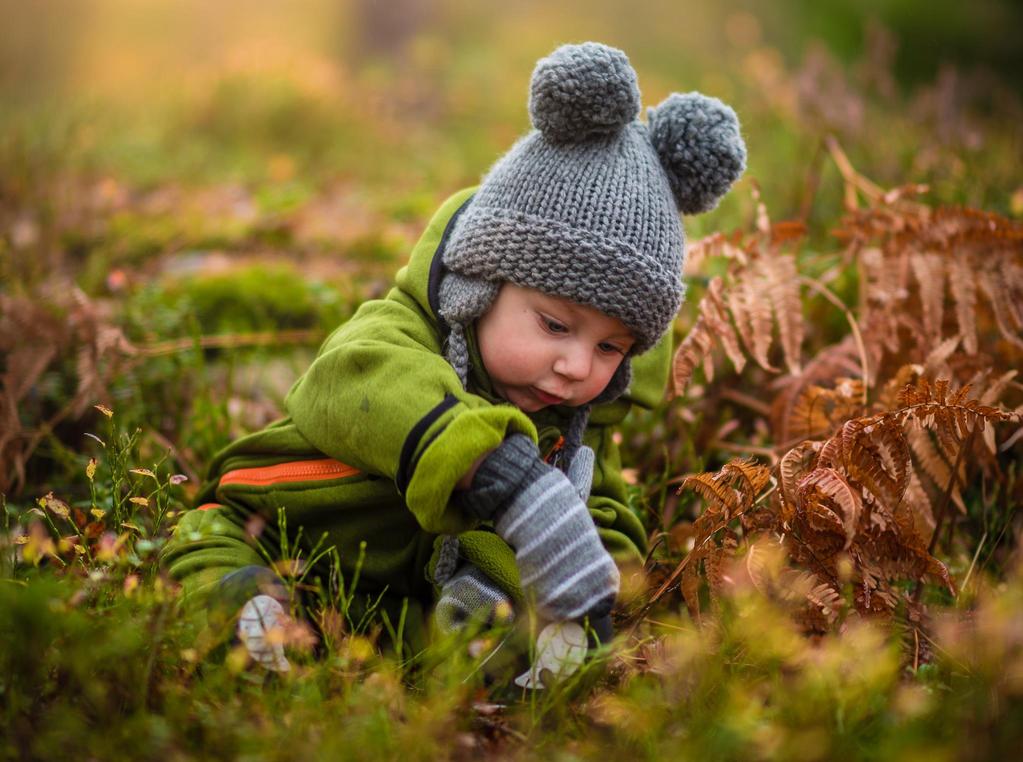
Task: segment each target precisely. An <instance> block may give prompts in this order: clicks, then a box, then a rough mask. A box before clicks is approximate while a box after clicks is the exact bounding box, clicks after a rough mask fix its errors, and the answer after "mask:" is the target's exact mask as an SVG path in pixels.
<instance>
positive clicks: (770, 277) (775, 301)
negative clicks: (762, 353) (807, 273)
mask: <svg viewBox="0 0 1023 762" xmlns="http://www.w3.org/2000/svg"><path fill="white" fill-rule="evenodd" d="M754 266H755V267H756V268H757V269H758V270H759V274H760V276H761V277H762V278H763V280H764V282H765V284H766V287H767V296H768V298H769V299H770V302H771V309H773V310H774V317H775V321H776V322H777V323H778V333H779V336H780V338H781V346H782V351H783V353H784V355H785V365H786V366H787V367H788V369H789V373H791V374H793V375H798V374H799V372H800V353H801V347H802V345H803V335H804V333H805V330H806V329H805V326H804V323H803V305H802V301H801V300H800V298H799V272H798V270H797V269H796V258H795V256H794V255H792V254H779V255H778V256H774V257H761V258H760V259H758V260H757V261H756V263H755V265H754Z"/></svg>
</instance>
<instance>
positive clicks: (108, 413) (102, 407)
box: [93, 405, 114, 418]
mask: <svg viewBox="0 0 1023 762" xmlns="http://www.w3.org/2000/svg"><path fill="white" fill-rule="evenodd" d="M93 407H94V408H96V409H97V410H99V411H100V412H101V413H103V415H105V416H106V417H107V418H113V417H114V411H113V410H111V409H110V408H108V407H107V406H106V405H93Z"/></svg>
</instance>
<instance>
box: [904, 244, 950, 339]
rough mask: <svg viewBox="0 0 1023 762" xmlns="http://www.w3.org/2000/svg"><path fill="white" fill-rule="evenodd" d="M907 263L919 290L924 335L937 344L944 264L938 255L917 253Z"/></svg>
mask: <svg viewBox="0 0 1023 762" xmlns="http://www.w3.org/2000/svg"><path fill="white" fill-rule="evenodd" d="M909 261H910V264H911V266H912V268H913V274H914V275H915V276H916V280H917V284H918V286H919V289H920V308H921V311H922V313H923V325H924V333H925V334H926V336H927V338H928V339H929V340H930V341H931V342H938V341H940V340H941V323H942V318H943V317H944V306H945V263H944V261H943V258H942V257H941V255H939V254H934V253H927V254H923V253H918V252H914V253H913V254H911V255H910V258H909Z"/></svg>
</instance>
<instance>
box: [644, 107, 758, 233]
mask: <svg viewBox="0 0 1023 762" xmlns="http://www.w3.org/2000/svg"><path fill="white" fill-rule="evenodd" d="M647 120H648V124H647V128H648V130H649V133H650V142H651V143H652V144H653V147H654V150H655V151H656V152H657V156H658V157H659V158H660V160H661V166H662V167H663V168H664V172H665V174H666V175H667V177H668V183H669V184H670V185H671V191H672V193H673V194H674V196H675V202H676V203H677V204H678V208H679V211H681V212H682V213H683V214H698V213H700V212H708V211H710V210H711V209H713V208H714V207H715V206H717V203H718V200H719V199H720V198H721V197H722V196H723V195H724V194H725V193H726V192H728V189H729V188H730V187H731V186H732V183H734V182H735V181H736V180H738V179H739V177H740V176H741V175H742V173H743V172H744V171H745V169H746V144H745V143H744V142H743V140H742V135H741V134H740V133H739V118H738V117H737V116H736V115H735V111H733V110H732V109H731V107H729V106H727V105H726V104H724V103H722V102H721V101H719V100H718V99H717V98H711V97H709V96H707V95H703V94H702V93H696V92H692V93H685V94H682V93H672V94H671V95H669V96H668V97H667V98H665V99H664V100H663V101H662V102H661V103H660V105H658V106H657V107H656V108H649V109H647Z"/></svg>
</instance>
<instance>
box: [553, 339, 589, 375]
mask: <svg viewBox="0 0 1023 762" xmlns="http://www.w3.org/2000/svg"><path fill="white" fill-rule="evenodd" d="M592 363H593V353H592V352H591V351H590V349H589V348H588V347H587V346H586V345H585V344H583V343H582V342H572V343H571V344H570V345H569V346H566V347H564V351H563V352H562V353H561V354H560V355H559V356H558V358H557V359H556V360H555V361H554V372H555V373H557V374H558V375H560V376H564V377H565V378H567V379H569V380H571V381H582V380H584V379H586V378H587V377H588V376H589V375H590V367H591V365H592Z"/></svg>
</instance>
